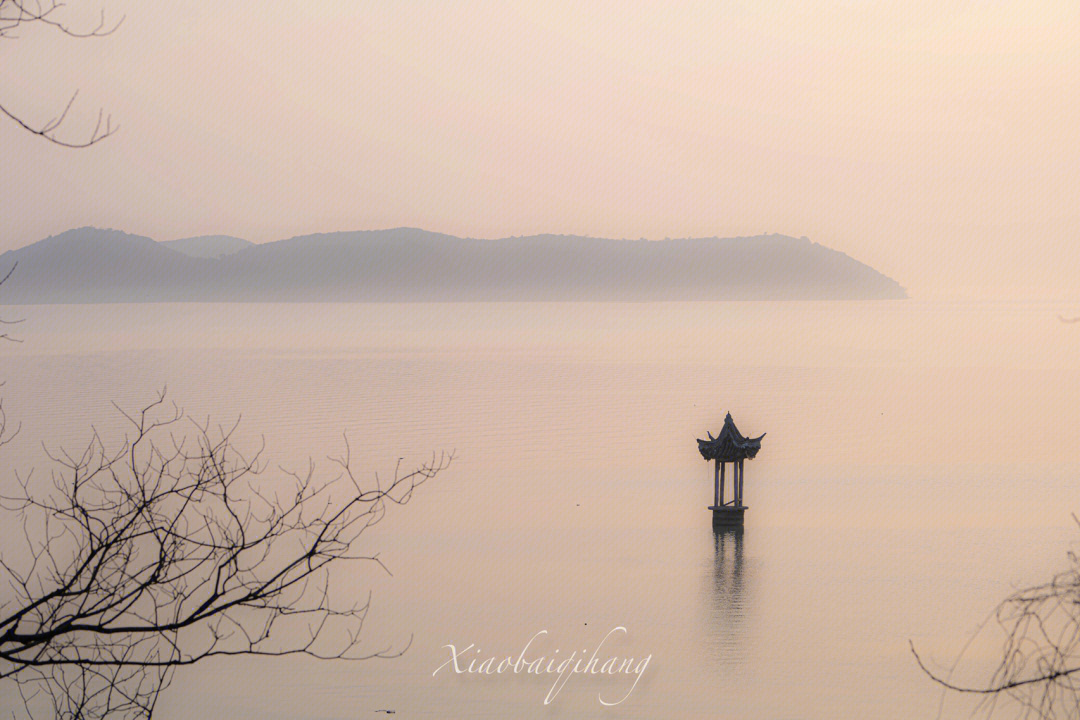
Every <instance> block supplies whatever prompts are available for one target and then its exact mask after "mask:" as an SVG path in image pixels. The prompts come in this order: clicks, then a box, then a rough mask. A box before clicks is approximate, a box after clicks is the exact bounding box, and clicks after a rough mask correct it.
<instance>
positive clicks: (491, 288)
mask: <svg viewBox="0 0 1080 720" xmlns="http://www.w3.org/2000/svg"><path fill="white" fill-rule="evenodd" d="M16 263H18V268H17V270H16V271H15V273H14V274H13V275H12V276H11V277H10V278H9V279H8V281H7V282H6V283H5V284H4V286H3V287H2V288H0V302H2V303H5V304H35V303H100V302H418V301H424V302H439V301H457V302H461V301H668V300H671V301H675V300H679V301H686V300H846V299H851V300H855V299H886V298H904V297H906V296H907V294H906V292H905V290H904V288H902V287H901V286H900V285H899V283H897V282H896V281H895V280H892V279H891V278H888V277H886V276H885V275H882V274H881V273H879V272H878V271H876V270H874V269H873V268H871V267H869V266H868V265H865V264H863V263H861V262H858V261H857V260H854V259H853V258H851V257H849V256H847V255H845V254H844V253H841V252H838V251H836V250H831V249H829V248H826V247H824V246H822V245H818V244H817V243H813V242H811V241H810V240H808V239H807V238H793V237H787V236H784V235H761V236H756V237H739V238H686V239H678V240H610V239H604V238H590V237H579V236H570V235H534V236H528V237H515V238H506V239H500V240H477V239H472V238H459V237H455V236H452V235H444V234H440V233H433V232H428V231H425V230H418V229H415V228H395V229H391V230H368V231H359V232H335V233H322V234H314V235H303V236H299V237H294V238H289V239H287V240H279V241H276V242H269V243H263V244H254V243H250V242H248V241H246V240H242V239H240V238H233V237H229V236H203V237H199V238H185V239H183V240H175V241H169V242H155V241H154V240H152V239H150V238H147V237H142V236H138V235H129V234H127V233H124V232H120V231H118V230H101V229H97V228H89V227H87V228H79V229H76V230H69V231H67V232H64V233H61V234H60V235H55V236H52V237H49V238H46V239H44V240H41V241H39V242H36V243H33V244H31V245H28V246H26V247H23V248H19V249H18V250H10V251H8V252H6V253H4V254H3V255H0V272H4V273H6V272H7V270H8V269H10V268H11V267H12V266H13V265H15V264H16Z"/></svg>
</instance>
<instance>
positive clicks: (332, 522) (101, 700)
mask: <svg viewBox="0 0 1080 720" xmlns="http://www.w3.org/2000/svg"><path fill="white" fill-rule="evenodd" d="M124 416H125V417H126V418H127V420H128V422H129V423H130V426H131V429H130V434H129V436H128V437H126V438H125V439H124V441H123V442H121V443H120V444H119V445H117V446H116V447H115V448H113V449H112V450H109V449H107V447H106V444H105V443H104V442H103V440H102V439H101V438H100V437H99V436H98V435H97V434H96V433H95V434H94V435H93V436H92V438H91V440H90V442H89V443H88V445H87V446H86V448H85V449H84V450H83V451H82V452H80V453H68V452H65V451H62V450H61V451H55V452H51V453H50V457H51V458H52V460H53V462H54V463H55V464H56V466H57V469H56V471H54V472H53V473H52V475H51V476H50V478H49V482H48V483H46V484H45V485H44V487H42V484H32V483H31V482H30V481H29V479H27V478H19V485H20V491H19V492H18V493H17V494H15V495H13V496H5V497H2V498H0V502H2V504H3V506H4V508H5V509H7V510H8V511H9V512H11V513H13V515H14V517H15V518H16V519H17V520H18V521H19V523H20V525H21V528H22V535H23V544H24V551H23V553H22V555H21V556H20V558H18V559H10V560H9V558H7V557H4V556H2V555H0V580H2V581H3V584H4V585H6V586H7V588H8V589H9V593H10V597H9V598H7V599H6V600H5V601H4V602H2V603H0V679H3V678H7V679H11V680H13V681H15V682H16V683H18V684H19V685H20V687H22V688H23V691H24V692H25V693H26V695H25V697H26V699H27V702H30V703H31V704H34V703H37V704H38V705H42V704H45V705H48V708H49V712H52V713H56V714H57V716H58V717H60V716H66V717H72V718H74V717H80V718H82V717H105V716H106V715H108V716H110V717H146V716H148V715H149V712H150V711H151V709H152V706H153V703H155V702H156V700H157V696H158V694H159V693H160V691H161V689H162V688H164V687H165V686H166V685H167V684H168V681H169V679H170V678H171V673H172V672H173V671H174V670H175V669H176V668H177V667H182V666H185V665H191V664H194V663H197V662H200V661H202V660H204V659H206V658H210V657H216V656H231V655H268V656H287V655H306V656H309V657H315V658H321V659H351V660H359V659H368V658H374V657H395V656H397V655H400V654H401V653H402V652H404V649H405V648H406V647H408V646H407V645H406V646H405V647H402V648H398V649H394V648H392V647H387V648H384V649H379V650H374V651H372V650H361V648H360V635H361V630H362V627H363V623H364V620H365V618H366V616H367V612H368V608H369V607H370V597H368V598H365V599H364V600H363V601H362V602H360V601H353V602H346V601H344V600H343V599H342V598H340V597H337V596H336V595H335V593H334V592H333V591H332V585H333V583H332V582H331V575H330V571H331V569H332V568H333V567H340V566H341V565H343V564H344V563H346V562H353V563H367V564H372V565H375V566H378V567H383V566H382V563H381V561H380V560H379V559H378V556H377V555H374V554H371V553H365V552H362V551H361V550H360V549H359V548H358V547H357V545H358V543H357V540H358V538H359V537H360V535H361V534H362V533H363V532H364V531H365V530H367V529H368V528H370V527H371V526H372V525H374V524H375V523H377V522H379V520H381V519H382V518H383V517H384V515H385V512H386V506H387V504H388V503H393V504H404V503H406V502H408V500H409V499H410V498H411V496H412V492H413V490H414V489H415V488H416V487H417V486H418V485H420V484H422V483H423V482H425V481H426V480H428V479H430V478H432V477H434V476H435V475H436V474H437V473H438V472H439V471H441V470H442V469H443V468H445V467H446V466H447V465H448V464H449V463H450V461H451V460H452V458H453V456H452V454H450V455H446V454H444V455H441V456H435V455H433V456H432V458H431V459H430V460H429V461H428V462H426V463H423V464H422V465H420V466H419V467H417V468H416V469H414V470H412V471H409V472H403V471H402V470H401V466H400V461H399V462H398V466H397V468H396V469H395V472H394V475H393V477H392V478H390V479H389V481H388V482H385V483H380V482H379V481H378V479H377V476H376V479H374V480H373V481H371V482H368V483H365V482H363V481H362V480H361V478H360V477H359V476H358V475H357V474H356V472H355V470H354V467H353V465H352V463H351V461H350V449H349V444H348V441H347V439H346V442H345V452H344V453H343V455H342V456H341V457H338V458H332V459H331V462H332V465H333V467H334V470H335V472H334V473H333V475H331V476H329V477H327V478H325V479H320V478H319V477H318V476H317V473H316V470H315V466H314V464H313V463H309V465H308V467H307V468H306V469H305V470H304V471H303V472H279V473H275V474H274V475H273V476H270V474H269V473H267V472H265V463H264V462H263V461H262V450H261V449H260V450H257V451H255V452H253V453H251V454H250V455H245V454H243V453H241V452H240V451H239V450H238V449H237V447H236V445H235V443H234V441H233V436H234V433H235V431H236V426H235V425H233V426H231V427H223V426H211V425H210V424H209V423H197V422H195V421H193V420H191V418H189V417H188V416H186V415H185V414H184V413H183V411H182V410H180V409H179V408H178V407H176V406H175V405H171V404H168V403H167V402H166V398H165V394H164V392H162V394H161V395H159V397H158V398H157V399H156V400H155V401H154V402H153V403H152V404H150V405H148V406H147V407H145V408H143V409H142V410H141V411H139V412H137V413H125V415H124ZM5 550H6V549H5ZM31 696H32V697H31ZM46 701H48V702H46Z"/></svg>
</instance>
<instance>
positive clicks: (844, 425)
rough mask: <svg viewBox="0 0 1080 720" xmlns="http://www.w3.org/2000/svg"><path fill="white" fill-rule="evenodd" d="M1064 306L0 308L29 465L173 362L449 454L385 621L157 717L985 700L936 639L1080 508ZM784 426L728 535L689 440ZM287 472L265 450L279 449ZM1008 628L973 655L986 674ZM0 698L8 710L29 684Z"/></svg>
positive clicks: (1072, 355) (241, 669) (388, 551)
mask: <svg viewBox="0 0 1080 720" xmlns="http://www.w3.org/2000/svg"><path fill="white" fill-rule="evenodd" d="M1073 310H1074V308H1070V307H1061V306H1056V305H1046V304H1009V305H1000V304H988V303H971V304H964V303H956V302H949V303H946V302H922V301H915V300H909V301H899V302H873V303H761V302H757V303H753V302H747V303H669V304H529V303H522V304H463V305H457V304H435V305H427V304H423V305H419V304H418V305H377V304H371V305H261V304H233V305H99V306H33V307H21V308H20V307H15V308H5V313H6V314H7V315H8V316H11V315H18V316H21V317H24V318H25V322H24V323H23V324H22V325H20V326H17V328H18V329H17V334H18V335H19V336H20V337H22V338H23V340H24V342H22V343H21V344H18V345H12V344H6V345H4V346H2V347H0V353H2V367H3V371H2V378H3V379H4V380H5V381H6V386H5V387H4V388H3V396H4V407H5V409H6V410H7V412H8V415H9V417H11V418H14V419H17V420H18V421H20V422H21V423H22V431H21V433H20V435H19V437H18V439H17V441H16V442H15V443H13V444H12V445H11V446H9V447H7V448H5V449H4V450H3V453H4V456H3V460H4V468H5V475H6V476H7V477H5V478H4V479H3V482H4V483H8V482H10V473H11V470H12V469H20V470H28V469H29V468H31V467H36V468H37V472H39V473H41V472H43V471H44V470H46V469H47V461H46V460H45V458H44V456H43V455H42V452H41V447H40V442H41V441H42V440H43V439H44V440H46V441H47V442H48V444H49V445H50V446H51V447H56V446H59V445H64V446H68V447H74V446H77V445H78V444H79V443H84V442H85V441H86V440H87V439H88V437H89V432H90V425H91V424H94V425H95V426H96V427H98V428H99V430H100V431H101V432H102V433H103V434H105V435H106V436H110V434H111V433H115V432H117V431H118V429H119V428H120V424H119V418H118V415H117V413H116V411H115V410H114V409H113V408H112V406H111V403H112V402H113V401H115V402H116V403H118V404H119V405H120V406H121V407H124V408H126V409H134V408H137V407H139V406H140V405H141V404H145V402H147V401H149V400H150V399H151V398H152V396H153V394H154V393H155V392H156V391H157V390H159V389H161V388H162V387H164V386H166V385H167V386H168V392H169V397H170V398H172V399H173V400H175V401H177V402H178V403H179V404H180V405H182V406H183V407H184V408H185V409H186V410H188V411H189V412H190V413H191V414H193V415H195V416H198V417H206V416H208V415H209V416H211V417H212V418H213V419H215V420H220V421H221V422H230V421H233V420H235V419H236V418H237V417H238V416H242V424H241V430H242V432H243V434H244V437H243V438H242V440H243V441H244V442H251V443H257V442H258V441H259V440H260V438H261V439H263V440H265V443H266V448H267V450H266V452H267V457H269V458H271V459H272V460H273V465H275V466H276V465H277V464H279V463H280V464H282V465H285V466H291V467H297V466H299V465H300V464H301V463H303V462H305V460H306V458H308V457H309V456H310V457H313V458H315V459H316V461H318V462H320V463H321V466H322V467H324V469H325V470H326V472H327V474H329V473H330V468H329V467H327V464H326V463H325V461H324V458H325V457H326V456H327V455H328V454H335V453H337V452H339V451H340V450H341V449H342V440H341V436H342V433H343V432H347V433H348V436H349V438H350V441H351V443H352V449H353V455H354V458H355V459H356V460H357V463H358V466H360V467H362V468H363V469H365V470H367V471H370V472H374V471H376V470H378V471H380V473H384V474H385V473H392V471H393V468H394V465H395V463H396V462H397V459H398V458H399V457H403V458H405V461H406V463H410V464H416V463H418V462H421V461H423V460H424V459H426V458H428V457H430V455H431V452H432V451H436V452H437V451H441V450H454V451H456V454H457V457H456V459H455V461H454V462H453V464H452V466H451V467H450V468H449V469H448V470H446V471H445V472H444V473H442V474H440V475H439V476H438V477H437V478H436V479H435V480H433V481H431V482H430V483H428V484H426V485H424V486H423V487H422V488H421V489H419V490H418V491H417V493H416V495H415V497H414V499H413V501H412V502H410V503H409V504H408V505H406V506H404V507H402V508H394V509H392V510H391V511H390V512H389V513H388V516H387V518H386V519H385V521H384V522H383V523H382V524H380V525H379V526H377V527H376V528H374V529H373V530H372V531H371V532H370V533H369V534H365V535H364V537H363V544H364V548H365V549H370V550H372V551H377V552H379V553H380V558H381V559H382V561H383V562H384V563H385V564H386V565H387V567H388V568H389V569H390V570H391V571H392V573H393V576H392V577H390V576H387V575H386V574H385V573H376V572H371V573H363V572H358V573H357V574H356V576H355V577H349V578H346V579H345V582H346V585H345V588H346V589H347V590H348V591H349V592H352V593H355V594H360V593H363V595H364V596H366V593H367V591H368V590H369V589H370V590H371V592H372V610H371V613H370V615H369V617H368V621H367V625H366V626H365V639H366V643H367V647H369V648H370V649H372V650H375V649H381V648H385V647H387V646H392V647H396V648H399V647H403V646H405V645H406V644H407V643H408V642H409V639H410V637H411V638H412V642H411V646H410V647H409V648H408V651H407V652H406V653H405V654H404V655H403V656H402V657H400V658H397V659H393V660H376V661H367V662H362V663H352V664H350V663H320V662H314V661H304V660H295V659H293V660H227V661H226V660H223V661H220V662H214V663H208V664H206V665H202V666H198V667H196V668H191V669H185V670H183V671H181V672H180V673H178V674H177V676H176V679H175V682H174V684H173V686H172V687H171V688H170V689H169V690H168V691H167V692H166V693H165V694H164V695H163V696H162V702H161V706H160V717H162V718H259V719H264V718H299V717H310V718H357V717H359V718H365V717H384V715H380V714H376V711H377V710H384V709H392V710H394V711H396V717H400V718H410V717H430V718H509V717H515V718H549V717H551V718H599V717H603V718H614V717H618V718H669V717H670V718H718V717H719V718H790V719H794V718H821V719H823V720H824V719H829V720H835V719H837V718H852V719H860V720H862V719H864V718H928V717H935V716H936V715H937V714H938V713H939V712H940V714H941V716H942V717H968V716H969V713H970V710H971V706H970V705H969V704H965V703H964V702H960V700H959V699H957V698H952V697H946V698H944V700H943V698H942V695H941V693H940V692H939V691H938V690H937V689H936V687H935V686H934V685H933V684H932V683H931V682H930V681H929V680H928V679H927V678H926V677H925V676H924V675H923V674H922V673H921V672H920V671H919V669H918V668H917V666H916V665H915V662H914V660H913V658H912V655H911V653H910V650H909V646H908V642H909V640H911V641H913V642H914V643H915V645H916V646H917V648H918V649H919V650H920V652H922V653H923V654H924V655H925V656H926V657H927V658H928V659H929V662H930V664H931V665H932V666H933V667H936V668H947V667H948V666H949V665H950V664H951V662H952V661H953V660H954V659H955V658H956V656H957V654H958V653H959V652H960V650H961V648H962V647H963V646H964V643H965V642H966V641H967V640H968V638H969V637H970V636H971V635H972V633H974V632H975V630H976V629H977V627H978V626H979V623H980V622H981V621H982V620H983V619H984V618H985V617H986V616H987V614H988V613H989V612H990V611H991V610H992V609H993V607H994V606H995V604H996V603H997V601H999V600H1000V599H1002V598H1003V597H1004V596H1005V595H1007V594H1008V593H1009V592H1010V591H1011V590H1013V589H1015V588H1017V587H1019V586H1022V585H1025V584H1028V583H1034V582H1038V581H1041V580H1043V579H1046V578H1047V577H1048V576H1049V574H1050V573H1052V572H1053V571H1054V570H1057V569H1060V568H1063V567H1064V565H1065V562H1066V558H1065V554H1066V551H1067V550H1068V549H1070V547H1071V544H1072V543H1073V541H1074V539H1076V538H1078V537H1080V536H1078V535H1077V531H1076V526H1075V524H1074V521H1073V519H1072V517H1071V513H1072V512H1080V492H1078V489H1080V482H1078V481H1080V450H1078V445H1077V442H1076V438H1077V437H1080V364H1078V362H1077V359H1078V358H1080V329H1078V328H1080V326H1077V325H1066V324H1063V323H1061V322H1060V321H1059V320H1058V319H1057V314H1058V313H1059V312H1064V313H1066V314H1068V313H1069V312H1071V311H1073ZM727 411H731V412H732V414H733V416H734V418H735V420H736V422H737V423H738V425H739V428H740V429H741V430H742V431H743V432H744V433H745V434H751V433H752V434H754V435H757V434H760V433H762V432H766V431H767V432H768V435H767V436H766V437H765V439H764V441H763V445H762V450H761V453H760V455H759V456H758V458H757V459H755V460H753V461H752V462H748V463H747V464H746V492H745V496H746V502H747V504H748V505H749V506H750V510H749V511H748V512H747V520H746V527H745V530H744V531H743V532H742V533H741V534H735V533H727V534H722V535H716V534H714V532H713V530H712V528H711V527H710V516H709V513H708V511H707V510H706V509H705V507H706V505H708V504H710V502H711V499H712V473H711V467H710V466H708V465H706V463H705V462H704V461H702V459H701V458H700V456H699V455H698V454H697V449H696V443H695V442H694V439H695V438H696V437H704V436H705V433H706V431H710V430H711V431H712V432H714V433H715V432H717V431H718V430H719V428H720V426H721V424H722V421H723V417H724V413H725V412H727ZM271 471H273V470H271ZM615 627H625V628H626V633H625V634H622V633H616V634H614V635H612V636H611V637H610V638H609V639H608V640H607V642H606V643H605V645H604V652H603V653H602V656H606V655H610V654H617V655H619V656H620V657H625V656H633V657H635V658H637V659H640V658H643V657H645V656H648V655H651V659H650V661H649V664H648V665H647V667H646V668H645V670H644V672H643V673H642V675H641V679H640V681H639V682H638V684H637V686H636V687H635V688H634V689H633V691H632V692H631V693H630V694H629V696H628V697H627V698H626V700H625V701H623V702H622V703H621V704H619V705H617V706H616V707H604V706H603V705H601V703H600V702H599V698H601V697H602V698H605V699H607V700H609V701H610V700H612V699H618V698H621V697H623V696H624V695H626V693H627V692H628V691H629V689H630V686H631V685H632V682H633V680H632V677H631V678H623V677H620V678H611V677H582V676H580V675H579V676H574V677H571V678H570V679H569V681H568V682H567V684H566V685H565V687H564V688H563V689H562V690H561V691H560V692H559V694H558V695H557V696H556V697H555V700H554V701H553V702H552V703H551V704H548V705H545V704H544V699H545V696H547V694H548V692H549V690H550V688H551V686H552V684H553V682H554V679H555V678H554V676H541V677H536V676H522V675H517V676H514V675H513V674H504V675H501V676H500V675H492V676H479V675H470V674H461V675H456V674H453V673H451V672H450V671H449V670H447V669H445V668H444V669H443V670H442V671H441V672H439V673H436V674H434V675H433V673H434V671H435V670H436V668H438V667H439V666H440V665H442V664H443V663H445V662H446V661H447V660H448V659H449V657H450V652H449V650H447V649H446V648H444V646H445V645H447V644H455V645H456V646H457V647H459V648H462V647H465V646H468V645H469V644H474V645H475V646H476V647H478V648H480V649H481V650H482V652H481V655H480V656H481V657H487V656H489V655H494V656H497V657H505V656H508V655H510V656H514V657H516V656H517V655H518V654H519V653H520V652H521V651H522V649H523V648H524V646H525V644H526V643H527V642H528V641H529V639H530V638H531V637H533V636H534V635H535V634H536V633H537V632H539V631H541V630H546V631H547V634H546V635H542V636H540V637H539V638H537V640H535V641H534V643H533V645H532V650H531V651H530V654H533V655H539V654H542V655H548V656H550V655H553V654H554V651H555V650H556V649H559V651H560V657H565V656H566V655H567V654H569V653H572V652H575V651H576V652H578V653H579V654H580V653H581V651H582V650H587V651H589V652H591V651H592V650H593V649H594V648H596V646H597V644H598V643H600V641H601V640H602V639H603V637H604V636H605V635H606V634H608V633H609V631H611V630H612V629H613V628H615ZM993 649H994V645H993V643H990V644H988V645H987V647H985V648H982V646H981V645H980V644H978V643H977V644H976V646H975V647H974V648H973V649H972V650H970V651H969V656H968V657H969V664H966V665H964V666H962V667H963V668H967V670H966V671H965V670H963V669H962V670H960V671H958V674H957V675H956V678H958V679H961V680H963V679H966V678H973V679H978V678H979V677H980V674H979V672H980V671H981V670H985V669H986V667H987V663H988V662H990V661H991V660H992V659H993V656H992V651H993ZM2 692H3V695H0V705H3V706H4V707H3V709H4V711H5V712H6V711H7V708H8V706H11V705H12V704H14V703H15V698H14V696H13V694H12V692H11V689H10V688H5V689H4V690H3V691H2Z"/></svg>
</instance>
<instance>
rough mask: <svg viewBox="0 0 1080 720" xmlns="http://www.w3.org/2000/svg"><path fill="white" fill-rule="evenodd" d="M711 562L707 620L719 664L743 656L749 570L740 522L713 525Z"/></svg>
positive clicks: (728, 663) (733, 662) (729, 664)
mask: <svg viewBox="0 0 1080 720" xmlns="http://www.w3.org/2000/svg"><path fill="white" fill-rule="evenodd" d="M712 532H713V562H712V572H711V575H710V577H709V590H708V595H709V603H708V605H707V608H708V614H709V618H708V622H707V623H706V627H707V628H708V630H709V643H708V645H709V650H710V654H711V655H712V656H713V658H714V659H715V660H716V661H717V663H718V664H719V665H720V666H723V667H732V666H735V665H739V664H741V663H742V662H743V661H744V660H745V659H746V643H745V635H746V621H747V615H748V611H749V604H750V603H749V598H748V595H749V592H748V591H749V588H748V580H749V577H748V572H747V568H746V562H745V557H744V555H745V550H744V530H743V528H742V527H741V526H728V527H715V528H713V531H712Z"/></svg>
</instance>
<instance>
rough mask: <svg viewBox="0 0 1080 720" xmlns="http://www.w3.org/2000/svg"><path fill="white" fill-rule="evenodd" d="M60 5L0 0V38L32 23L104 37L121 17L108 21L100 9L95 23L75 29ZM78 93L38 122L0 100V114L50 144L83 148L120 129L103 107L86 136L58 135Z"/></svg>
mask: <svg viewBox="0 0 1080 720" xmlns="http://www.w3.org/2000/svg"><path fill="white" fill-rule="evenodd" d="M64 7H65V4H64V3H62V2H57V0H0V40H11V39H15V38H18V37H19V33H18V31H19V30H20V29H25V28H26V27H28V26H35V25H40V26H43V27H47V28H50V29H53V30H56V31H58V32H60V33H63V34H64V35H67V36H69V37H73V38H96V37H104V36H106V35H111V34H112V33H114V32H115V31H116V29H117V28H119V27H120V24H121V23H122V22H123V21H124V18H123V17H121V18H120V19H119V20H117V21H116V22H114V23H109V22H108V21H107V20H106V17H105V11H104V9H103V10H102V11H101V15H100V18H99V21H98V24H97V25H96V26H91V27H89V28H86V29H78V28H75V27H74V26H72V25H70V24H69V23H67V22H65V21H64V20H63V19H62V18H61V16H60V12H58V11H62V9H63V8H64ZM78 95H79V92H78V91H77V90H76V91H75V92H74V93H73V94H72V95H71V98H70V99H69V100H68V102H67V105H65V106H64V110H63V112H61V113H60V114H59V115H57V116H56V117H54V118H52V119H51V120H49V121H48V122H46V123H43V124H40V125H38V124H34V123H31V122H29V121H28V120H26V119H25V118H24V116H22V115H21V114H18V113H16V112H14V111H13V110H11V109H9V108H8V107H7V106H6V105H5V104H3V103H0V114H3V115H5V116H6V117H7V118H9V119H10V120H12V121H13V122H15V123H16V124H17V125H19V127H21V128H22V129H24V130H26V131H27V132H29V133H31V134H33V135H37V136H38V137H40V138H43V139H45V140H48V141H49V142H51V143H53V144H54V145H59V146H62V147H67V148H86V147H90V146H91V145H96V144H97V143H99V142H101V141H102V140H104V139H105V138H107V137H109V136H110V135H112V134H114V133H115V132H116V131H117V130H119V129H120V126H119V125H113V122H112V116H111V115H109V116H106V115H105V113H104V110H98V117H97V124H96V125H95V126H94V129H93V131H92V132H91V133H90V135H89V137H88V138H87V139H85V140H79V141H73V140H65V139H63V138H61V137H59V136H58V135H57V130H58V129H59V128H60V126H61V125H62V124H63V123H64V121H65V120H66V119H67V116H68V113H69V112H70V111H71V107H72V105H74V104H75V99H76V98H77V97H78Z"/></svg>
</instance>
